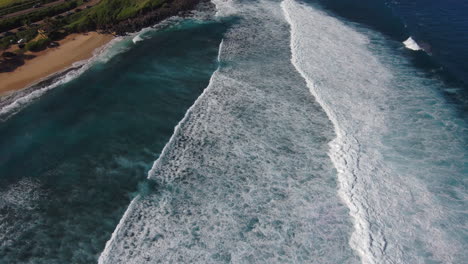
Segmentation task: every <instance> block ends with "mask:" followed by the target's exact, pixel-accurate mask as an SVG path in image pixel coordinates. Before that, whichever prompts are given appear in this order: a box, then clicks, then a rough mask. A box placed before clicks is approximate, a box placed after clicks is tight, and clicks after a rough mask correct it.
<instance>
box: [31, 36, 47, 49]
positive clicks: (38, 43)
mask: <svg viewBox="0 0 468 264" xmlns="http://www.w3.org/2000/svg"><path fill="white" fill-rule="evenodd" d="M49 43H50V39H49V38H41V39H39V40H35V41H30V42H29V43H28V44H26V49H27V50H30V51H40V50H43V49H45V48H47V45H49Z"/></svg>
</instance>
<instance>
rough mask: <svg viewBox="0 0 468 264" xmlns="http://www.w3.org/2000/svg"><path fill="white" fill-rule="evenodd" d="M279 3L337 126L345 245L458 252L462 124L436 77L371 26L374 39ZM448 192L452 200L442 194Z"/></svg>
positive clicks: (402, 258)
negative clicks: (347, 232) (346, 217)
mask: <svg viewBox="0 0 468 264" xmlns="http://www.w3.org/2000/svg"><path fill="white" fill-rule="evenodd" d="M282 6H283V10H284V11H285V14H286V16H287V18H288V21H289V22H290V24H291V28H292V39H291V50H292V51H293V58H292V61H293V63H294V65H295V66H296V68H297V69H298V71H299V72H300V73H301V75H302V76H303V77H304V78H305V79H306V80H307V84H308V86H309V88H310V91H311V92H312V94H314V96H315V97H316V99H317V101H318V102H319V103H320V105H321V106H322V107H323V109H324V110H325V111H326V112H327V115H328V116H329V118H330V119H331V120H332V122H333V124H334V127H335V130H336V134H337V137H336V139H334V140H333V141H332V142H331V143H330V157H331V159H332V161H333V163H334V165H335V167H336V169H337V172H338V180H339V183H340V184H339V194H340V196H341V198H342V199H343V201H344V202H345V203H346V204H347V205H348V207H349V208H350V215H351V216H352V219H353V221H354V229H355V230H354V232H353V235H352V237H351V241H350V245H351V246H352V247H353V248H354V249H355V250H356V252H358V254H359V255H360V256H361V259H362V261H363V263H427V262H441V263H461V262H463V259H466V253H465V250H464V247H465V246H464V243H465V242H464V240H463V239H464V238H463V236H462V235H457V230H460V229H463V225H462V224H460V222H459V220H456V219H460V218H463V214H462V213H460V211H459V208H461V207H463V206H466V202H467V199H466V197H467V195H466V191H464V190H463V188H464V187H463V183H462V181H463V180H462V179H463V167H464V166H463V158H461V157H462V156H463V155H464V153H466V149H464V147H463V146H464V145H465V144H466V143H465V141H464V139H463V136H460V135H462V134H463V133H464V132H463V131H466V126H465V125H464V122H463V121H462V120H459V119H457V117H456V115H455V114H454V113H453V112H452V110H451V108H450V107H449V106H447V105H446V104H445V102H444V99H443V98H442V97H441V95H440V94H439V93H438V89H439V88H438V87H440V85H441V84H440V83H437V82H435V81H433V80H427V79H425V78H424V75H423V74H422V73H420V72H418V71H417V70H415V69H413V68H411V67H410V65H408V64H409V63H408V62H407V61H406V60H405V59H404V58H403V57H402V56H400V55H398V54H395V52H394V51H392V50H390V49H389V48H387V46H388V45H386V41H388V40H385V38H384V37H381V36H380V35H378V34H376V33H374V32H370V31H367V32H365V31H364V30H363V29H360V31H362V32H364V33H365V34H369V35H370V36H371V37H372V39H373V42H374V43H371V42H370V41H369V40H368V38H367V37H366V35H364V34H363V33H360V32H358V31H356V30H355V29H353V28H352V27H351V26H350V25H346V24H344V23H343V22H341V21H339V20H338V19H336V18H333V17H331V16H329V15H328V14H326V13H324V12H321V11H319V10H318V9H316V8H313V7H311V6H309V5H306V4H300V3H299V2H297V1H295V0H286V1H284V2H283V3H282ZM447 120H453V123H452V122H450V121H447ZM455 124H457V125H455ZM443 146H445V147H443ZM451 182H452V183H451ZM453 182H456V184H453ZM453 193H458V197H457V199H456V202H455V201H454V200H452V201H451V202H447V201H446V199H447V198H446V197H447V196H450V194H453ZM461 193H463V195H460V194H461ZM444 200H445V201H444ZM444 215H446V216H448V215H450V216H451V217H452V219H453V221H450V220H448V218H447V217H445V216H444ZM448 222H450V224H449V223H448Z"/></svg>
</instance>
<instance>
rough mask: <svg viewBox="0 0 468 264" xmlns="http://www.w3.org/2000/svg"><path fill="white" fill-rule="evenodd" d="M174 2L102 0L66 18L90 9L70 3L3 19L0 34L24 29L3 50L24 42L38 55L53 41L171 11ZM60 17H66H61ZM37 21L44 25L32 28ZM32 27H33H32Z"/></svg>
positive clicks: (79, 1) (7, 0) (4, 41)
mask: <svg viewBox="0 0 468 264" xmlns="http://www.w3.org/2000/svg"><path fill="white" fill-rule="evenodd" d="M36 1H37V0H36ZM42 1H56V0H42ZM30 2H31V0H0V4H2V6H7V5H8V4H9V5H10V6H11V5H13V4H18V3H19V4H23V5H24V4H29V3H30ZM171 2H172V0H101V1H100V2H99V3H98V4H97V5H95V6H93V7H91V8H84V9H82V10H78V9H77V10H75V12H69V15H65V14H64V13H65V12H67V11H69V10H72V9H75V8H76V7H78V6H84V5H86V3H85V2H84V1H83V0H69V1H66V2H63V3H60V4H57V5H54V6H51V7H45V8H42V9H38V10H35V11H34V12H31V13H28V14H24V15H20V16H17V17H12V18H6V19H1V20H0V32H5V31H7V30H11V29H14V28H18V27H22V26H23V27H24V28H23V30H21V31H18V32H17V33H16V34H15V35H13V36H4V37H3V38H1V39H0V49H3V50H4V49H7V48H8V47H9V46H10V45H11V44H13V43H16V42H17V41H18V40H20V39H23V40H24V41H25V42H26V43H27V44H26V49H28V50H32V51H37V50H40V49H42V48H44V47H46V46H47V44H48V43H49V42H50V40H54V41H55V40H58V39H60V38H62V37H63V36H65V35H67V34H69V33H72V32H86V31H91V30H96V29H102V30H109V29H112V28H113V26H114V25H116V24H118V23H119V22H123V21H126V20H128V19H130V18H135V17H138V16H139V15H142V14H145V13H147V12H148V11H151V10H155V9H158V8H161V7H168V5H169V3H171ZM36 3H37V2H36ZM0 6H1V5H0ZM0 10H1V8H0ZM59 14H61V15H62V16H58V15H59ZM37 21H41V23H40V25H34V24H31V23H34V22H37ZM28 25H32V27H31V26H28ZM39 29H41V30H42V31H41V32H42V33H43V34H44V36H47V37H48V40H47V41H42V40H39V41H36V40H37V39H36V36H37V34H38V30H39Z"/></svg>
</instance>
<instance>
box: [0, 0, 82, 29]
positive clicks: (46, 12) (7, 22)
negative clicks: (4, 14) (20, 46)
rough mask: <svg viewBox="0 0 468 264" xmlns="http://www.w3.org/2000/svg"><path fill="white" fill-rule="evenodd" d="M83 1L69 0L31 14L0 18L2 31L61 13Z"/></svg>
mask: <svg viewBox="0 0 468 264" xmlns="http://www.w3.org/2000/svg"><path fill="white" fill-rule="evenodd" d="M82 3H83V1H82V0H75V1H69V2H64V3H62V4H58V5H55V6H52V7H48V8H44V9H40V10H38V11H36V12H32V13H29V14H24V15H21V16H16V17H12V18H6V19H2V20H0V32H3V31H7V30H10V29H13V28H17V27H20V26H23V25H24V24H28V23H32V22H36V21H39V20H42V19H44V18H45V17H51V16H54V15H57V14H61V13H63V12H66V11H68V10H70V9H73V8H75V7H77V6H78V5H80V4H82Z"/></svg>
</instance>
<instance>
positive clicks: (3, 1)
mask: <svg viewBox="0 0 468 264" xmlns="http://www.w3.org/2000/svg"><path fill="white" fill-rule="evenodd" d="M29 1H30V0H0V9H3V8H8V7H11V6H15V5H21V4H24V3H25V2H29Z"/></svg>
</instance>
